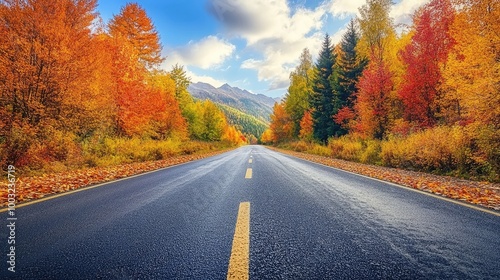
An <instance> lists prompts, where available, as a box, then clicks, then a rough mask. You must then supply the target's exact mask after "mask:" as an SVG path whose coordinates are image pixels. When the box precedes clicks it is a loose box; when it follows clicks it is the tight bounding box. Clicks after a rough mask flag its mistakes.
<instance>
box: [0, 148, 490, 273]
mask: <svg viewBox="0 0 500 280" xmlns="http://www.w3.org/2000/svg"><path fill="white" fill-rule="evenodd" d="M249 169H251V172H249ZM241 202H248V204H247V205H248V206H249V232H248V230H245V228H244V227H243V228H242V229H241V230H242V232H243V233H244V232H245V231H247V234H248V235H249V242H250V245H249V252H248V253H246V255H247V256H246V258H247V259H248V260H249V265H248V271H247V272H246V273H247V275H248V274H249V276H250V278H251V279H500V217H499V216H498V215H494V214H491V213H486V212H483V211H479V210H477V209H471V208H468V207H465V206H463V205H457V204H455V203H451V202H449V201H443V200H441V199H438V198H436V197H432V196H428V195H425V194H422V193H419V192H415V191H412V190H408V189H405V188H401V187H397V186H394V185H391V184H387V183H383V182H380V181H376V180H371V179H368V178H365V177H361V176H357V175H354V174H351V173H347V172H343V171H339V170H336V169H332V168H329V167H325V166H322V165H318V164H314V163H310V162H307V161H304V160H300V159H297V158H293V157H290V156H287V155H283V154H280V153H276V152H274V151H270V150H268V149H266V148H264V147H260V146H246V147H242V148H239V149H237V150H234V151H231V152H228V153H225V154H222V155H219V156H215V157H211V158H207V159H203V160H199V161H195V162H191V163H188V164H184V165H179V166H175V167H171V168H167V169H163V170H160V171H157V172H153V173H148V174H145V175H141V176H137V177H133V178H130V179H126V180H121V181H117V182H113V183H109V184H105V185H102V186H99V187H96V188H92V189H88V190H85V191H81V192H77V193H72V194H69V195H65V196H61V197H57V198H54V199H51V200H48V201H44V202H40V203H35V204H32V205H28V206H25V207H18V208H17V209H16V210H15V216H16V218H17V220H16V221H15V225H16V227H15V242H16V243H15V272H10V271H8V270H7V269H8V267H9V264H8V263H7V261H8V258H9V257H8V256H7V254H9V250H10V246H11V245H8V244H7V243H8V235H9V234H10V233H9V228H8V227H7V226H6V225H8V224H9V223H8V221H7V218H8V215H7V213H8V212H2V213H0V220H1V221H4V222H3V223H4V225H3V226H2V230H1V235H0V242H1V245H0V246H1V248H2V251H1V256H2V257H0V260H2V261H1V262H0V263H1V266H0V269H1V271H0V273H1V274H0V277H2V278H6V277H9V278H18V279H224V278H226V277H227V275H228V266H229V260H230V258H231V255H232V254H233V251H234V250H233V251H232V248H233V237H234V236H235V225H236V224H237V216H238V209H239V206H240V203H241ZM239 219H240V218H239V217H238V220H239ZM234 239H235V240H236V238H234ZM243 247H244V246H243ZM243 255H245V253H243ZM243 257H245V256H243Z"/></svg>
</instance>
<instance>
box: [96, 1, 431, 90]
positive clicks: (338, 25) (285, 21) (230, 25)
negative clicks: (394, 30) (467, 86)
mask: <svg viewBox="0 0 500 280" xmlns="http://www.w3.org/2000/svg"><path fill="white" fill-rule="evenodd" d="M128 2H131V1H126V0H107V1H104V0H101V1H99V6H98V8H97V9H98V11H99V13H100V15H101V17H102V18H103V20H104V21H105V22H108V21H109V19H110V18H112V17H113V15H116V14H118V13H119V12H120V9H121V7H123V6H124V5H126V3H128ZM132 2H134V1H132ZM135 2H136V3H138V4H139V5H140V6H141V7H142V8H144V9H145V10H146V12H147V14H148V15H149V17H150V18H151V19H152V21H153V23H154V24H155V26H156V29H157V31H158V33H159V34H160V40H161V43H162V45H163V55H164V56H165V57H166V60H165V62H164V65H163V67H164V68H165V70H170V69H171V67H172V65H174V64H176V63H178V64H180V65H184V67H185V69H186V70H187V72H188V74H189V76H190V77H191V79H192V81H193V82H198V81H201V82H207V83H210V84H212V85H213V86H216V87H218V86H221V85H222V84H224V83H228V84H230V85H231V86H237V87H239V88H242V89H247V90H249V91H251V92H253V93H262V94H266V95H268V96H271V97H279V96H283V95H284V94H285V93H286V89H287V88H288V85H289V82H288V76H289V74H290V72H291V71H292V70H293V69H294V68H295V66H296V65H297V63H298V58H299V56H300V53H301V52H302V50H303V49H304V48H305V47H307V48H309V50H310V51H311V53H312V54H313V57H315V56H316V55H317V53H318V52H319V49H320V48H321V41H322V39H323V36H324V34H325V33H326V32H327V33H329V34H330V36H332V38H333V41H334V42H338V40H340V38H341V36H342V34H343V33H344V30H345V26H346V24H347V23H348V21H349V20H350V19H351V18H352V17H355V16H356V14H357V11H358V8H359V7H360V6H362V5H363V4H364V3H365V0H289V1H287V0H189V1H187V0H163V1H160V0H143V1H135ZM394 2H395V5H394V6H393V9H392V11H391V15H392V16H393V18H394V20H395V22H396V23H409V22H410V18H411V14H412V13H413V12H414V11H415V9H417V8H418V7H419V6H421V5H422V4H424V3H427V2H428V0H399V1H394Z"/></svg>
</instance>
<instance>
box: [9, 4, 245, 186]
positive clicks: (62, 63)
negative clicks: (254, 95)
mask: <svg viewBox="0 0 500 280" xmlns="http://www.w3.org/2000/svg"><path fill="white" fill-rule="evenodd" d="M96 6H97V1H96V0H90V1H69V0H55V1H47V0H36V1H28V2H26V1H2V3H1V4H0V34H1V36H0V53H1V56H0V65H1V66H0V76H1V77H2V78H1V79H0V164H1V165H2V168H3V169H4V170H5V168H6V166H8V165H11V166H15V168H16V172H18V178H22V177H26V176H35V175H47V174H51V176H54V174H55V173H61V172H69V171H71V170H78V169H82V168H83V169H85V168H104V167H106V168H108V167H113V166H119V165H123V164H131V163H135V162H148V161H156V160H168V159H170V158H172V157H175V156H181V155H197V154H204V153H211V152H213V151H216V150H224V149H227V148H229V147H236V146H239V145H242V144H245V143H246V142H247V139H246V137H245V135H243V133H242V132H241V131H240V130H239V129H238V128H236V127H234V126H233V125H231V124H230V123H229V122H228V121H227V119H226V116H225V115H224V113H223V111H222V110H221V109H219V108H218V107H217V106H216V105H215V104H214V103H212V102H210V101H196V100H193V98H192V97H191V96H190V94H189V93H188V91H187V88H188V86H189V84H190V79H189V77H187V75H186V72H185V71H184V69H183V67H182V66H180V65H176V66H174V67H173V68H172V69H171V71H164V70H162V69H161V63H162V62H163V61H164V58H163V57H162V56H161V51H162V46H161V45H160V42H159V34H158V33H157V31H156V30H155V26H154V24H153V22H152V21H151V19H150V18H149V17H148V15H147V14H146V12H145V11H144V10H143V9H142V8H141V7H140V6H139V5H138V4H134V3H129V4H127V5H125V6H124V7H123V8H122V9H121V11H120V13H119V14H117V15H115V16H114V17H113V18H112V19H111V20H110V21H109V22H108V23H104V22H102V20H101V19H100V18H98V14H97V13H96Z"/></svg>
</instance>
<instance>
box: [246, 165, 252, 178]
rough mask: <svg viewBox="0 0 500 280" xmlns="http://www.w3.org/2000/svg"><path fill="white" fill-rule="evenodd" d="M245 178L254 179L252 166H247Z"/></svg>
mask: <svg viewBox="0 0 500 280" xmlns="http://www.w3.org/2000/svg"><path fill="white" fill-rule="evenodd" d="M245 179H252V168H247V173H246V174H245Z"/></svg>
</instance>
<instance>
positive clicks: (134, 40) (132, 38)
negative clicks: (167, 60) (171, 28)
mask: <svg viewBox="0 0 500 280" xmlns="http://www.w3.org/2000/svg"><path fill="white" fill-rule="evenodd" d="M108 26H109V33H110V35H111V36H112V37H113V38H122V39H123V40H124V41H126V42H127V43H128V44H130V45H131V47H132V49H133V50H134V52H135V55H136V56H137V61H138V62H139V63H140V64H141V65H143V66H144V67H147V68H155V67H157V66H159V64H160V63H161V62H162V61H163V60H164V59H163V58H162V57H161V49H162V46H161V44H160V40H159V39H160V38H159V35H158V32H157V31H156V28H155V26H154V25H153V22H152V21H151V19H150V18H149V17H148V15H147V14H146V11H145V10H144V9H143V8H141V7H140V6H139V5H138V4H137V3H128V4H127V5H125V7H123V8H122V9H121V11H120V14H118V15H116V16H115V17H113V19H111V21H110V22H109V24H108Z"/></svg>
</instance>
